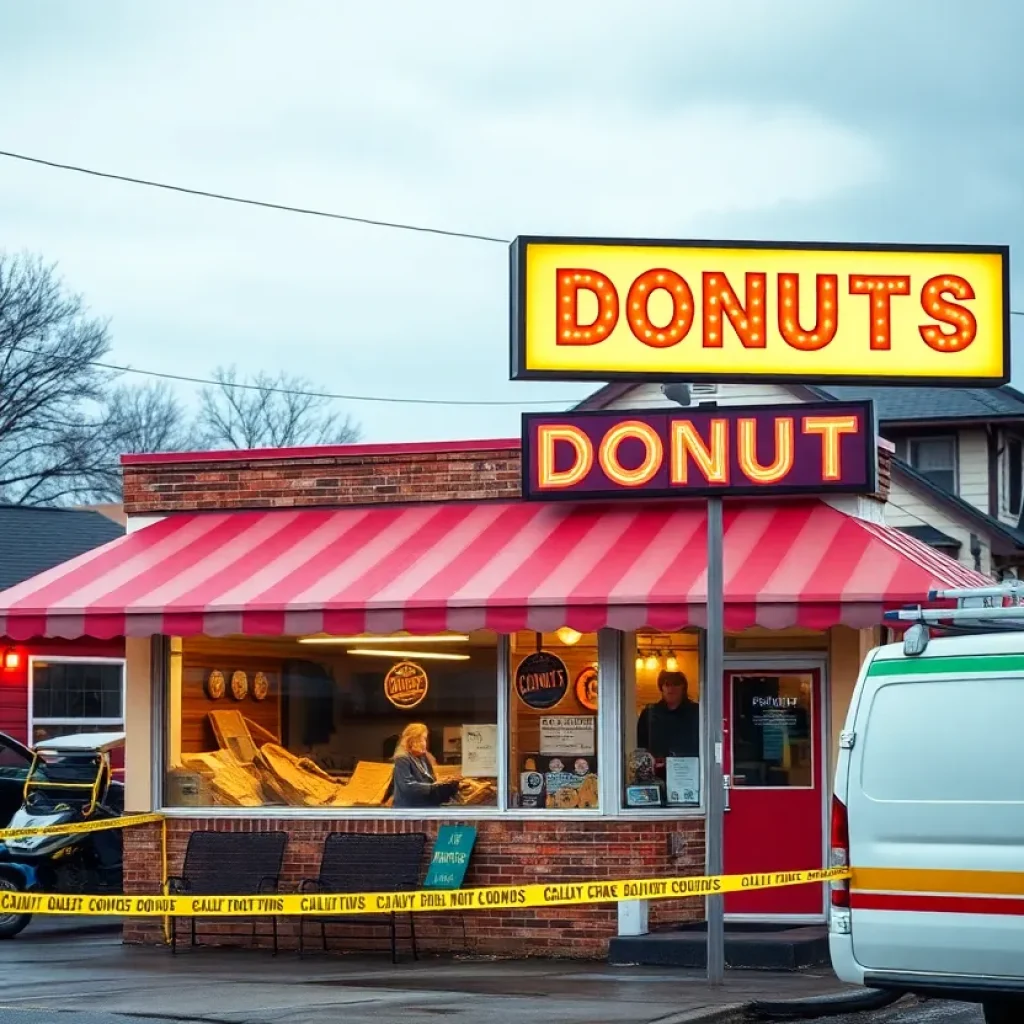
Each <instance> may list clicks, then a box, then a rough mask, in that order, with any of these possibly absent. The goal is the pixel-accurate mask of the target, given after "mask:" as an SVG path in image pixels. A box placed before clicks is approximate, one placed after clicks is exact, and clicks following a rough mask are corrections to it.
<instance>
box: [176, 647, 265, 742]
mask: <svg viewBox="0 0 1024 1024" xmlns="http://www.w3.org/2000/svg"><path fill="white" fill-rule="evenodd" d="M284 661H285V657H284V656H283V655H282V651H281V649H280V647H274V646H272V645H265V646H261V645H260V644H259V642H258V641H245V643H240V642H239V641H237V640H219V639H214V638H211V637H197V638H194V639H186V640H185V641H184V644H183V648H182V672H181V749H182V753H185V754H197V753H201V752H202V751H204V750H215V749H216V748H217V741H216V739H215V738H214V735H213V729H212V728H211V726H210V719H209V717H208V715H209V712H211V711H241V712H242V714H243V715H245V717H246V718H248V719H251V720H252V721H254V722H256V723H258V724H259V725H261V726H262V727H263V728H264V729H266V730H267V731H268V732H271V733H273V734H274V735H275V736H280V735H281V666H282V665H283V664H284ZM214 669H219V670H220V671H221V672H223V673H224V681H225V682H226V683H227V692H226V693H225V695H224V696H223V697H221V699H220V700H211V699H210V698H209V697H208V696H207V693H206V680H207V679H208V678H209V675H210V673H211V672H212V671H213V670H214ZM239 670H240V671H242V672H245V674H246V675H247V676H248V677H249V695H248V696H247V697H246V698H245V700H241V701H238V700H235V699H234V697H232V696H231V675H232V673H233V672H237V671H239ZM257 672H263V673H265V674H266V676H267V679H268V680H269V682H270V692H269V693H268V694H267V698H266V700H255V699H253V696H252V683H253V676H254V675H255V674H256V673H257Z"/></svg>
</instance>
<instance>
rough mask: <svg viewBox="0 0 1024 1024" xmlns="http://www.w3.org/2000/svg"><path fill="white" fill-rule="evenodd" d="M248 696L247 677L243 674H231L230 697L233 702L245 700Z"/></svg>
mask: <svg viewBox="0 0 1024 1024" xmlns="http://www.w3.org/2000/svg"><path fill="white" fill-rule="evenodd" d="M248 695H249V677H248V676H247V675H246V674H245V673H244V672H232V673H231V696H232V697H234V698H235V700H245V698H246V697H247V696H248Z"/></svg>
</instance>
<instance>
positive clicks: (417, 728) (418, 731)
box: [392, 722, 437, 767]
mask: <svg viewBox="0 0 1024 1024" xmlns="http://www.w3.org/2000/svg"><path fill="white" fill-rule="evenodd" d="M417 736H422V737H423V738H424V739H427V738H428V737H429V736H430V730H429V729H428V728H427V727H426V726H425V725H424V724H423V723H422V722H412V723H411V724H410V725H407V726H406V727H405V728H404V729H403V730H402V735H401V736H399V737H398V746H396V747H395V753H394V755H393V758H392V759H393V760H395V761H397V760H398V758H400V757H409V756H411V755H410V754H409V741H410V740H413V739H415V738H416V737H417ZM423 757H424V758H425V760H426V761H427V762H428V763H429V764H430V766H431V767H434V766H435V765H436V764H437V761H435V760H434V755H433V754H431V752H430V748H429V747H428V748H427V750H426V752H425V753H424V755H423Z"/></svg>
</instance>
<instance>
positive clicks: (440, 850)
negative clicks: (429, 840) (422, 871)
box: [423, 825, 476, 889]
mask: <svg viewBox="0 0 1024 1024" xmlns="http://www.w3.org/2000/svg"><path fill="white" fill-rule="evenodd" d="M475 842H476V829H475V828H473V826H472V825H442V826H441V827H440V828H439V829H438V830H437V841H436V842H435V843H434V852H433V853H432V854H431V855H430V867H429V868H428V869H427V880H426V881H425V882H424V883H423V886H424V888H426V889H458V888H460V887H461V885H462V880H463V879H464V878H465V877H466V869H467V868H468V867H469V857H470V854H471V853H472V852H473V844H474V843H475Z"/></svg>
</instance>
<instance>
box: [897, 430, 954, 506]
mask: <svg viewBox="0 0 1024 1024" xmlns="http://www.w3.org/2000/svg"><path fill="white" fill-rule="evenodd" d="M929 441H948V442H949V444H950V449H951V456H950V461H951V466H950V471H951V472H952V474H953V489H952V491H950V492H948V493H950V494H953V495H959V494H960V436H959V434H957V433H956V432H955V431H954V432H953V433H949V434H920V435H915V436H911V437H907V438H905V439H904V444H905V445H906V448H905V461H906V463H907V465H908V466H910V468H911V469H913V470H914V471H915V472H917V473H919V474H920V475H921V476H923V477H925V479H927V480H928V482H929V483H930V484H932V486H934V487H940V489H943V490H944V488H941V485H940V484H937V483H935V481H934V480H932V479H931V478H930V477H929V476H928V470H922V469H921V468H920V467H919V466H918V465H917V464H916V462H915V460H914V457H913V455H914V445H916V444H921V443H922V442H923V443H927V442H929ZM943 472H945V470H943Z"/></svg>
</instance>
